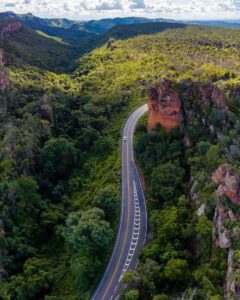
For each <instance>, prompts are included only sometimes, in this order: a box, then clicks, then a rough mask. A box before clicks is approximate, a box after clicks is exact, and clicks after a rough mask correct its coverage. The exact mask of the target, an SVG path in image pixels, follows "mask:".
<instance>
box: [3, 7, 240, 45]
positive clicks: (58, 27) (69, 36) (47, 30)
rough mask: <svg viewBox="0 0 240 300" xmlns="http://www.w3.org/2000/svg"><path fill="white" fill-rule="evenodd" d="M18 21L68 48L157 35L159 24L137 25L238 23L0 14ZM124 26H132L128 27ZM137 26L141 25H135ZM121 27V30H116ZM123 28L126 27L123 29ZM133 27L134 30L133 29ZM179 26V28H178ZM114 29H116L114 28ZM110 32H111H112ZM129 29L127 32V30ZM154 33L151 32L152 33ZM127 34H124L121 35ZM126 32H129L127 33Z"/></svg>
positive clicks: (227, 24) (234, 24) (230, 23)
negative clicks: (107, 39)
mask: <svg viewBox="0 0 240 300" xmlns="http://www.w3.org/2000/svg"><path fill="white" fill-rule="evenodd" d="M13 19H17V20H21V21H22V22H23V24H24V25H26V26H27V27H30V28H32V29H34V30H38V31H41V32H43V33H44V34H47V35H49V36H53V37H57V38H60V39H61V40H62V41H63V42H65V43H69V44H71V45H77V46H78V45H82V46H84V45H85V43H86V42H89V41H92V40H93V39H94V38H95V37H96V35H105V34H106V33H108V32H109V31H110V32H109V35H114V37H116V36H120V37H123V36H124V35H125V36H126V37H131V36H135V35H137V34H145V33H146V32H149V33H154V30H156V32H158V30H159V26H160V25H152V26H147V27H145V26H141V25H140V24H150V23H151V24H154V23H157V24H159V23H164V24H166V23H168V24H197V25H209V26H218V27H240V21H185V22H181V21H176V20H172V19H163V18H157V19H148V18H142V17H127V18H113V19H111V18H107V19H102V20H91V21H73V20H69V19H66V18H53V19H47V18H39V17H36V16H34V15H33V14H31V13H28V14H22V15H17V14H15V13H13V12H4V13H0V20H13ZM127 25H133V27H131V28H128V27H126V26H127ZM137 25H140V26H137ZM119 26H123V27H119ZM124 26H125V27H124ZM134 26H135V27H134ZM177 26H178V25H177ZM115 27H116V28H115ZM150 28H151V29H150ZM174 28H176V27H174ZM111 30H112V31H111ZM129 30H130V31H129ZM152 30H153V32H152ZM124 31H126V32H124ZM128 31H129V32H128Z"/></svg>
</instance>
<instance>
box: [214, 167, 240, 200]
mask: <svg viewBox="0 0 240 300" xmlns="http://www.w3.org/2000/svg"><path fill="white" fill-rule="evenodd" d="M213 180H214V181H215V182H216V183H217V184H219V187H218V189H217V196H218V197H222V196H226V197H227V198H228V199H230V200H231V201H232V203H233V204H235V205H240V178H239V176H238V175H237V174H235V173H233V172H231V171H229V169H228V167H227V165H221V166H220V167H219V168H218V169H217V171H216V172H215V173H214V174H213Z"/></svg>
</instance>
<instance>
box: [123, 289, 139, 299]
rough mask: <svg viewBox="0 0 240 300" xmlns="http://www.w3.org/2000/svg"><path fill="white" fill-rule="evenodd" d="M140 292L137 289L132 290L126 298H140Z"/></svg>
mask: <svg viewBox="0 0 240 300" xmlns="http://www.w3.org/2000/svg"><path fill="white" fill-rule="evenodd" d="M138 299H139V292H138V290H137V289H134V290H130V291H128V292H127V293H126V294H125V297H124V300H138Z"/></svg>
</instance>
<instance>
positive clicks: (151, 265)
mask: <svg viewBox="0 0 240 300" xmlns="http://www.w3.org/2000/svg"><path fill="white" fill-rule="evenodd" d="M18 34H19V35H18ZM31 37H32V38H31ZM123 37H124V38H125V37H126V36H125V33H123ZM118 38H120V39H121V36H120V35H118ZM0 43H1V46H0V47H3V48H4V49H5V54H6V62H7V66H8V68H9V75H10V79H11V87H10V88H9V89H8V90H6V91H5V92H3V93H1V95H0V108H1V109H0V111H1V115H0V132H1V141H0V170H1V172H0V176H1V181H0V197H1V200H0V207H1V209H0V219H1V220H2V222H1V226H2V232H4V235H2V236H1V243H0V249H1V250H0V253H1V265H2V266H3V268H2V269H1V274H2V281H1V284H0V295H1V296H0V297H1V298H2V299H4V300H5V299H14V300H28V299H29V300H30V299H45V300H50V299H51V300H53V299H60V300H66V299H68V300H71V299H72V300H73V299H82V300H84V299H89V298H90V295H91V293H92V292H93V290H94V288H95V287H96V285H97V283H98V280H99V279H100V277H101V275H102V273H103V270H104V267H105V265H106V263H107V261H108V259H109V256H110V253H111V251H112V245H113V242H114V237H115V236H116V232H117V225H118V216H119V203H120V182H121V177H120V176H121V175H120V174H121V172H120V167H121V164H120V134H121V128H122V126H123V123H124V120H125V119H126V116H127V115H128V113H129V111H131V110H132V109H133V108H135V107H137V106H138V105H139V104H141V103H144V102H145V101H146V86H147V85H148V84H149V83H152V82H158V81H159V80H160V79H161V78H170V79H174V80H175V81H177V82H180V81H181V82H182V81H187V80H195V81H197V80H212V81H214V82H215V83H216V84H218V85H221V86H222V87H223V88H225V89H226V90H227V91H231V90H232V89H233V88H234V90H235V91H236V89H237V87H238V85H239V78H240V76H239V73H238V70H239V65H240V61H239V49H240V47H239V45H240V39H239V31H238V30H237V29H219V28H208V27H195V26H189V27H185V28H179V29H166V30H164V31H162V32H160V33H157V34H153V35H141V36H138V37H134V38H131V39H128V40H116V39H110V40H109V41H108V42H107V43H106V44H104V45H103V46H102V47H99V48H97V49H95V50H93V51H92V52H91V53H88V54H86V55H84V56H82V57H80V58H79V59H78V61H77V68H76V69H75V70H74V71H73V72H71V73H70V72H68V73H67V71H69V68H68V64H69V63H71V62H72V60H73V59H74V56H72V52H71V50H69V48H68V47H67V46H66V45H63V44H62V43H57V42H56V41H53V40H50V39H46V38H45V37H42V36H38V38H36V36H34V38H33V36H32V35H30V34H29V32H28V31H27V29H24V30H23V31H21V32H19V33H14V34H13V35H11V36H10V37H9V38H7V39H4V41H3V42H2V41H1V42H0ZM89 47H90V46H89ZM69 51H70V54H69ZM232 103H235V102H232ZM233 107H234V111H233V112H234V113H235V114H237V113H238V110H239V108H238V106H236V105H234V104H233ZM232 117H233V118H234V117H235V115H233V116H232ZM190 129H191V130H192V131H191V132H192V134H193V136H194V135H196V139H197V138H198V137H200V138H202V139H203V138H205V137H207V138H208V139H209V141H208V140H207V141H208V142H209V143H210V144H211V143H213V144H214V141H212V140H211V136H209V135H208V132H207V133H206V132H203V133H199V126H198V125H197V124H195V123H194V124H192V127H191V128H190ZM181 130H182V129H181V128H180V129H179V132H177V131H176V132H174V133H172V134H171V135H169V136H166V137H165V142H164V143H162V135H163V133H162V132H161V131H156V132H155V133H154V134H153V135H150V136H149V135H146V134H145V133H142V134H141V137H140V138H139V142H138V149H137V151H138V153H139V156H140V159H141V157H143V156H144V155H145V157H146V159H147V162H148V164H147V165H146V167H147V168H148V169H147V170H144V171H145V172H146V174H147V175H148V174H150V173H152V172H153V176H150V178H152V179H151V180H152V186H151V188H150V191H151V193H153V194H152V195H153V197H154V198H155V199H159V198H162V197H164V199H165V200H166V203H165V204H163V203H160V204H159V203H157V204H156V205H155V207H154V210H152V208H151V215H150V223H151V225H152V227H151V228H153V229H154V228H155V234H156V235H154V240H153V241H152V242H151V243H150V244H149V245H148V246H147V247H146V248H145V249H144V251H143V253H142V265H140V269H139V271H137V273H134V278H135V279H134V280H135V281H136V282H140V283H141V286H140V287H139V286H138V285H133V286H132V288H131V289H130V290H129V291H128V294H127V295H125V298H126V299H152V298H153V299H155V300H156V299H167V298H166V296H164V295H161V294H162V293H164V294H168V291H170V292H171V293H172V292H178V291H179V290H181V289H182V287H184V288H185V287H186V286H187V287H188V286H189V287H191V286H193V283H194V282H195V281H196V280H197V281H199V283H201V284H202V285H211V286H212V285H213V286H214V288H215V289H216V288H217V287H220V286H221V284H222V272H219V273H218V275H217V276H215V275H214V274H215V273H214V272H215V269H216V266H217V265H219V264H220V263H221V270H224V268H225V265H224V263H223V261H224V257H225V256H224V253H223V254H218V255H216V261H214V262H213V263H212V264H211V265H208V264H207V262H206V261H205V260H202V261H201V257H203V256H201V255H200V256H199V257H198V258H197V259H196V258H195V257H194V256H193V254H192V252H191V249H187V250H186V248H185V244H186V241H187V240H188V239H189V238H191V237H192V236H193V235H194V234H195V233H196V230H198V232H199V233H200V234H202V235H203V239H202V243H203V244H202V248H201V249H202V251H203V253H206V251H207V250H206V245H207V243H208V238H209V223H208V219H206V220H202V221H201V222H200V223H199V224H198V223H196V219H194V217H193V214H191V213H190V212H193V208H192V207H191V205H190V204H189V202H188V201H187V199H186V197H184V196H182V195H183V194H184V190H185V188H186V186H185V184H186V183H187V176H186V173H185V162H184V159H183V158H184V156H183V155H182V153H181V151H180V150H181V149H180V146H179V142H178V141H177V140H176V138H175V137H176V135H178V134H181ZM143 134H144V135H145V137H144V139H145V140H144V148H143V149H142V148H141V145H139V143H140V141H142V135H143ZM155 147H156V149H155ZM206 147H207V152H208V151H209V149H208V146H206ZM209 147H210V149H211V147H212V146H211V145H210V146H209ZM153 148H154V149H155V150H154V149H153ZM202 148H204V147H201V149H202ZM146 149H147V150H148V153H147V154H146V153H145V151H146ZM163 149H168V150H169V151H165V150H163ZM204 149H205V148H204ZM204 151H205V150H203V152H204ZM167 152H168V153H169V154H168V156H165V155H164V156H163V155H162V153H164V154H166V153H167ZM214 153H215V152H214ZM205 155H206V153H205V152H204V154H202V157H201V156H198V157H199V159H202V160H203V161H204V160H205ZM209 155H210V154H209ZM189 157H190V158H194V157H195V154H194V153H190V154H189ZM155 158H156V159H157V163H158V165H157V166H156V163H154V166H153V161H154V159H155ZM170 161H171V162H170ZM209 162H212V160H211V156H210V157H209ZM199 164H200V163H199ZM176 165H177V168H176ZM205 167H206V166H205V164H204V165H203V168H205ZM207 167H208V168H210V166H207ZM168 168H170V169H173V168H176V170H177V172H174V176H176V178H175V177H172V176H170V175H169V177H168V180H169V181H170V182H173V183H174V184H176V187H175V186H174V187H175V188H177V194H176V195H173V193H172V188H171V187H168V186H166V189H164V190H162V189H161V184H162V183H163V184H165V183H166V182H165V180H166V178H163V177H162V176H160V175H159V172H160V173H161V172H165V171H166V169H168ZM196 168H197V167H196ZM211 170H212V167H211ZM211 170H210V169H209V170H208V171H209V172H210V171H211ZM182 179H183V181H182ZM156 187H159V189H158V188H157V189H156ZM209 189H210V187H209ZM206 193H210V192H209V190H208V189H207V191H206ZM156 206H157V208H156ZM209 213H211V212H209ZM166 216H168V218H166ZM192 225H194V226H192ZM164 228H165V229H164ZM153 229H152V230H153ZM163 229H164V230H163ZM168 232H171V235H169V234H168ZM159 245H162V246H161V247H159ZM160 254H161V260H163V264H161V265H160V264H159V259H160V256H159V255H160ZM164 254H165V255H164ZM150 260H151V261H150ZM141 268H142V269H141ZM192 268H195V270H196V272H195V273H194V274H193V272H192ZM204 268H205V269H206V270H207V272H209V277H207V279H206V278H205V277H204V276H202V274H203V273H204V272H205V271H204V270H205V269H204ZM162 269H164V272H162ZM141 270H142V271H141ZM174 270H177V272H175V271H174ZM139 274H140V275H139ZM159 274H160V277H158V276H157V275H159ZM127 276H128V278H129V279H128V280H129V281H131V280H130V279H132V274H130V275H127ZM212 277H214V280H212ZM194 280H195V281H194ZM187 283H189V285H188V284H187ZM154 285H155V287H156V288H155V287H154ZM202 290H203V291H205V286H203V288H202ZM153 291H154V292H153ZM157 293H160V295H158V296H157ZM218 294H219V295H220V294H221V290H220V291H218ZM142 295H143V296H142ZM214 295H217V293H215V294H214ZM141 297H145V298H141ZM146 297H148V298H146ZM164 297H165V298H164ZM215 299H217V298H215Z"/></svg>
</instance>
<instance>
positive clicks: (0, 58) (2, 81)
mask: <svg viewBox="0 0 240 300" xmlns="http://www.w3.org/2000/svg"><path fill="white" fill-rule="evenodd" d="M8 86H9V78H8V74H7V71H6V69H5V68H4V51H3V50H2V49H0V91H4V90H5V89H6V88H7V87H8Z"/></svg>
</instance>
